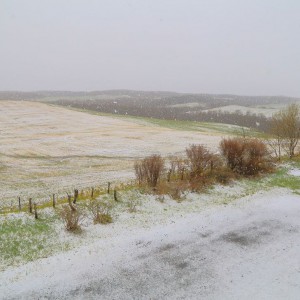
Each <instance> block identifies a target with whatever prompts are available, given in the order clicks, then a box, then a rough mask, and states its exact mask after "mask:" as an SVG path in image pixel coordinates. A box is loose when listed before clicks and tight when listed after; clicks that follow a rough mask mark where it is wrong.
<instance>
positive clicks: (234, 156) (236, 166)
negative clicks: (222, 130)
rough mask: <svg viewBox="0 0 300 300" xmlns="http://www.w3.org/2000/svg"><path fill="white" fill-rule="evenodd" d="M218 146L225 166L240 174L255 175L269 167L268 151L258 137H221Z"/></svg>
mask: <svg viewBox="0 0 300 300" xmlns="http://www.w3.org/2000/svg"><path fill="white" fill-rule="evenodd" d="M220 148H221V152H222V154H223V156H224V157H225V160H226V162H227V166H228V167H229V168H230V169H231V170H233V171H234V172H236V173H239V174H242V175H256V174H258V173H259V172H261V171H268V170H269V169H270V158H269V152H268V149H267V147H266V145H265V144H264V143H263V142H262V141H260V140H258V139H245V138H228V139H223V140H222V141H221V143H220Z"/></svg>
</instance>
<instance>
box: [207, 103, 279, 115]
mask: <svg viewBox="0 0 300 300" xmlns="http://www.w3.org/2000/svg"><path fill="white" fill-rule="evenodd" d="M281 108H282V106H280V107H278V106H275V107H273V106H269V107H268V106H265V107H248V106H241V105H226V106H220V107H217V108H212V109H206V110H203V111H222V112H228V113H234V112H236V111H239V112H240V113H242V114H247V113H251V114H262V115H265V116H266V117H268V118H270V117H272V115H273V114H274V113H276V112H278V111H279V110H280V109H281Z"/></svg>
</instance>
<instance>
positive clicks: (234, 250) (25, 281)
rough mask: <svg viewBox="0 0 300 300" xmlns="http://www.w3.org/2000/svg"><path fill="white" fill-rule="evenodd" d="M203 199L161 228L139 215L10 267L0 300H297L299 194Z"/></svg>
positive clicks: (0, 280)
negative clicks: (77, 244)
mask: <svg viewBox="0 0 300 300" xmlns="http://www.w3.org/2000/svg"><path fill="white" fill-rule="evenodd" d="M234 190H235V188H234V189H233V190H232V192H234ZM223 192H224V191H223ZM228 192H230V189H229V190H228ZM219 193H220V195H222V191H221V190H219ZM194 200H195V199H194ZM198 202H200V203H201V204H202V205H201V207H202V209H199V207H200V206H198V209H195V211H194V212H193V213H191V212H189V213H187V211H185V209H184V208H182V211H181V213H180V212H179V211H178V212H177V213H173V215H169V216H168V217H167V218H165V219H164V220H163V221H162V220H161V222H159V223H156V225H155V224H154V223H152V222H151V221H150V223H147V218H145V216H144V217H142V216H141V215H140V216H139V215H137V218H140V219H143V218H144V221H145V223H144V225H142V224H141V223H140V222H137V224H136V226H131V227H126V226H125V228H124V227H123V228H122V227H120V226H114V225H111V227H105V228H104V229H103V231H104V233H103V237H102V238H97V239H95V240H94V241H93V242H90V243H89V244H87V245H86V246H80V247H77V248H75V249H74V250H71V251H68V252H65V253H61V254H58V255H55V256H52V257H49V258H44V259H40V260H38V261H35V262H31V263H28V264H25V265H23V266H20V267H11V268H8V269H7V270H5V271H4V272H2V273H1V274H0V295H1V296H0V298H1V299H299V295H300V260H299V251H300V238H299V232H300V231H299V230H300V218H299V214H300V197H299V196H298V195H295V194H292V193H291V192H290V191H288V190H286V189H272V190H269V191H267V192H259V193H256V194H254V195H252V196H246V197H241V198H240V199H239V200H237V201H234V202H231V203H229V204H227V205H220V204H219V205H211V204H210V203H207V202H206V201H205V197H204V198H203V199H201V196H198ZM158 204H159V205H164V204H162V203H158ZM177 205H178V204H177ZM196 207H197V205H196ZM154 210H155V208H154ZM148 221H149V220H148ZM98 228H103V227H101V226H100V227H98ZM100 230H101V229H100ZM108 231H110V235H109V234H107V233H108ZM99 232H100V231H99ZM105 232H106V234H105Z"/></svg>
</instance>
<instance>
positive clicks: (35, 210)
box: [33, 203, 38, 220]
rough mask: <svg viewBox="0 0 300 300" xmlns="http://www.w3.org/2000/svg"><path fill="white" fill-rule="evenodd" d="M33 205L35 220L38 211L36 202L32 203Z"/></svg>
mask: <svg viewBox="0 0 300 300" xmlns="http://www.w3.org/2000/svg"><path fill="white" fill-rule="evenodd" d="M33 207H34V218H35V219H36V220H37V219H38V213H37V207H36V203H34V204H33Z"/></svg>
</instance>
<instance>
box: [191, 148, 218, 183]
mask: <svg viewBox="0 0 300 300" xmlns="http://www.w3.org/2000/svg"><path fill="white" fill-rule="evenodd" d="M186 155H187V158H188V165H189V168H190V177H191V178H195V177H199V176H203V172H204V171H206V170H208V169H211V168H212V167H213V161H214V160H215V156H214V155H213V154H212V153H211V152H210V151H209V150H208V149H206V148H205V147H204V146H202V145H191V146H190V147H188V148H186Z"/></svg>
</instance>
